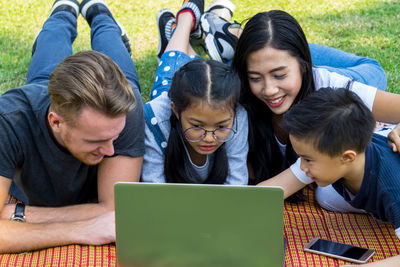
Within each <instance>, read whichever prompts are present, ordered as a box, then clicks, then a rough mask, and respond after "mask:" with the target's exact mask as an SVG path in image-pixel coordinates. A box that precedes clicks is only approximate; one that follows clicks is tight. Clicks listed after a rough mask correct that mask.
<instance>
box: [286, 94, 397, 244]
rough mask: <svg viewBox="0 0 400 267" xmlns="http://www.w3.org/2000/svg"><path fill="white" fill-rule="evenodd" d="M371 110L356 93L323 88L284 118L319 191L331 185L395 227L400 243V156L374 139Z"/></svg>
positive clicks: (383, 139) (378, 137)
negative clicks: (319, 188) (320, 187)
mask: <svg viewBox="0 0 400 267" xmlns="http://www.w3.org/2000/svg"><path fill="white" fill-rule="evenodd" d="M375 125H376V122H375V119H374V117H373V115H372V113H371V111H370V110H369V109H368V108H367V107H366V106H365V105H364V103H363V102H362V100H361V99H360V98H359V97H358V96H357V95H355V94H354V93H352V92H351V91H349V90H347V89H344V88H341V89H335V90H333V89H331V88H323V89H320V90H318V91H317V92H315V93H313V94H312V95H310V96H308V97H307V98H305V99H304V100H302V101H301V102H299V103H298V104H297V105H295V106H293V107H292V108H291V109H290V110H289V111H288V112H287V113H286V114H285V115H284V118H283V123H282V127H283V128H284V129H285V130H286V131H287V132H288V133H289V138H290V141H291V143H292V146H293V149H294V150H295V152H296V153H297V154H298V155H299V157H300V158H301V169H302V170H303V171H304V172H305V173H306V174H307V176H308V177H311V179H312V180H313V181H315V182H316V183H317V184H318V185H319V186H327V185H330V184H332V186H333V187H334V188H335V190H336V191H337V192H338V193H339V194H340V195H342V196H343V198H344V199H345V200H346V201H347V202H348V203H349V204H350V205H352V206H353V207H355V208H358V209H364V210H365V211H366V212H368V213H370V214H371V215H372V216H374V217H375V218H376V219H378V220H381V221H389V222H392V223H393V224H394V225H395V228H396V235H397V236H398V237H399V238H400V179H399V178H400V177H399V170H400V156H399V154H397V153H393V152H392V150H391V149H390V147H389V146H388V145H387V139H386V137H383V136H381V135H377V134H373V131H374V128H375Z"/></svg>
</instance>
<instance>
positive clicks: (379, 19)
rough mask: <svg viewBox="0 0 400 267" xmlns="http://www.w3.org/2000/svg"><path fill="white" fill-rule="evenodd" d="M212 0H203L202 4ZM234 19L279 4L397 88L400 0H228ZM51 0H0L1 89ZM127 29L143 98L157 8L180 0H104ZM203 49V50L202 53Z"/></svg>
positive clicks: (81, 26)
mask: <svg viewBox="0 0 400 267" xmlns="http://www.w3.org/2000/svg"><path fill="white" fill-rule="evenodd" d="M210 2H211V0H207V1H206V5H207V4H209V3H210ZM233 2H234V3H235V4H236V11H235V14H234V17H233V19H235V20H237V21H239V22H242V21H244V20H245V19H246V18H249V17H251V16H252V15H254V14H256V13H257V12H260V11H267V10H271V9H281V10H284V11H287V12H289V13H290V14H291V15H293V16H294V17H295V18H296V19H297V20H298V21H299V23H300V24H301V25H302V27H303V29H304V31H305V33H306V35H307V38H308V40H309V42H313V43H318V44H324V45H329V46H332V47H335V48H339V49H342V50H345V51H347V52H351V53H355V54H358V55H362V56H368V57H371V58H376V59H377V60H378V61H379V62H380V63H381V64H382V66H383V68H384V69H385V71H386V74H387V76H388V90H390V91H392V92H396V93H400V85H399V83H400V70H399V67H400V42H399V40H400V14H399V10H400V0H351V1H349V0H273V1H272V0H271V1H269V0H240V1H239V0H233ZM52 4H53V2H52V1H44V0H34V1H33V0H13V1H8V0H0V21H1V23H0V94H1V93H3V92H5V91H6V90H8V89H10V88H14V87H17V86H21V85H23V84H24V83H25V78H26V72H27V69H28V65H29V61H30V57H31V46H32V42H33V40H34V38H35V36H36V34H37V32H38V31H39V30H40V28H41V27H42V25H43V22H44V21H45V20H46V18H47V16H48V12H49V10H50V8H51V6H52ZM108 4H109V6H110V8H111V10H112V12H113V14H114V16H115V17H116V18H117V19H118V21H119V22H121V23H122V24H123V25H124V26H125V29H126V30H127V32H128V35H129V37H130V40H131V42H132V50H133V54H132V58H133V60H134V61H135V64H136V68H137V72H138V75H139V80H140V84H141V87H142V96H143V100H144V102H146V101H148V99H149V97H148V96H149V92H150V90H151V87H152V84H153V81H154V74H155V71H156V68H157V60H156V57H155V54H156V50H157V43H158V31H157V26H156V21H155V16H156V13H157V11H158V10H159V9H161V8H163V7H169V8H170V9H171V10H173V11H174V12H176V11H177V10H178V9H179V6H180V4H181V1H180V0H174V1H171V0H168V1H165V0H163V1H161V0H153V1H143V0H141V1H139V0H134V1H133V0H131V1H129V0H119V1H108ZM78 32H79V34H78V37H77V39H76V41H75V43H74V46H73V47H74V52H77V51H81V50H88V49H90V41H89V27H88V25H87V23H86V21H85V20H84V19H83V18H82V16H79V19H78ZM203 55H204V54H203Z"/></svg>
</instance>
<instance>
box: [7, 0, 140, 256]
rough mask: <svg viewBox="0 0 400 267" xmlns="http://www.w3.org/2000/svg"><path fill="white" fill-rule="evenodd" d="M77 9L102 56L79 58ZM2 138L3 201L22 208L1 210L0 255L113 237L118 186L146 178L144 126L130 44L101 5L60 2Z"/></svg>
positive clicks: (13, 100) (12, 95)
mask: <svg viewBox="0 0 400 267" xmlns="http://www.w3.org/2000/svg"><path fill="white" fill-rule="evenodd" d="M79 13H81V14H82V15H83V17H84V18H85V19H86V20H87V22H88V23H89V25H90V26H91V41H92V48H93V50H95V51H87V52H80V53H77V54H75V55H71V54H72V42H73V41H74V39H75V37H76V35H77V29H76V26H77V17H78V15H79ZM114 62H115V63H114ZM0 140H1V141H0V203H5V202H6V198H7V196H8V194H9V193H11V194H12V195H14V196H15V197H16V198H17V199H19V200H20V201H22V202H23V203H20V204H17V205H15V204H0V211H1V219H0V253H5V252H20V251H26V250H35V249H41V248H45V247H52V246H59V245H66V244H71V243H80V244H93V245H100V244H106V243H110V242H113V241H115V232H114V231H115V230H114V229H115V223H114V214H113V210H114V195H113V184H114V183H115V182H117V181H138V180H139V176H140V170H141V166H142V156H143V153H144V122H143V110H142V102H141V98H140V92H139V83H138V78H137V74H136V70H135V66H134V63H133V61H132V60H131V57H130V48H129V40H128V39H127V37H126V34H125V32H124V31H123V29H122V27H121V26H120V25H119V24H118V23H117V22H116V20H115V19H114V18H113V16H112V14H111V12H110V10H109V9H108V7H107V5H106V4H105V3H104V2H103V1H99V0H85V1H83V2H82V3H81V4H79V3H78V2H77V1H76V0H62V1H60V0H57V1H55V3H54V5H53V7H52V10H51V11H50V16H49V18H48V19H47V21H46V22H45V23H44V26H43V28H42V30H41V31H40V33H39V35H38V37H37V38H36V40H35V43H34V46H33V49H32V61H31V63H30V66H29V70H28V76H27V85H25V86H23V87H20V88H16V89H12V90H9V91H7V92H6V93H5V94H3V95H2V96H1V97H0ZM10 218H11V219H10Z"/></svg>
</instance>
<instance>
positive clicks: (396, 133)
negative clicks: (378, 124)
mask: <svg viewBox="0 0 400 267" xmlns="http://www.w3.org/2000/svg"><path fill="white" fill-rule="evenodd" d="M387 138H388V144H389V146H390V147H391V148H392V150H393V152H399V153H400V123H399V124H397V126H396V127H394V129H393V130H392V131H391V132H390V133H389V135H388V137H387Z"/></svg>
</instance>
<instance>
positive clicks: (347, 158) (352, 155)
mask: <svg viewBox="0 0 400 267" xmlns="http://www.w3.org/2000/svg"><path fill="white" fill-rule="evenodd" d="M356 157H357V152H355V151H354V150H351V149H349V150H346V151H344V152H343V153H342V157H341V161H342V163H344V164H346V163H351V162H353V161H354V160H355V159H356Z"/></svg>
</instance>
